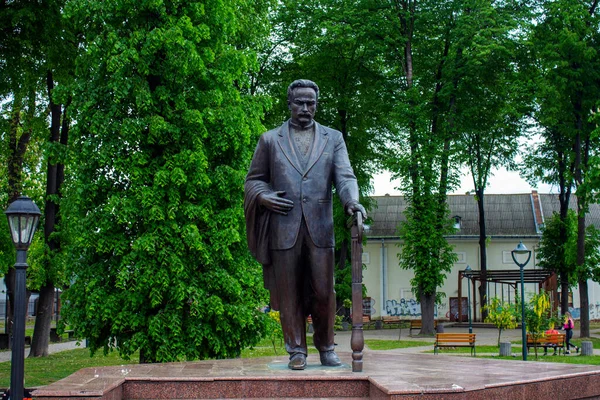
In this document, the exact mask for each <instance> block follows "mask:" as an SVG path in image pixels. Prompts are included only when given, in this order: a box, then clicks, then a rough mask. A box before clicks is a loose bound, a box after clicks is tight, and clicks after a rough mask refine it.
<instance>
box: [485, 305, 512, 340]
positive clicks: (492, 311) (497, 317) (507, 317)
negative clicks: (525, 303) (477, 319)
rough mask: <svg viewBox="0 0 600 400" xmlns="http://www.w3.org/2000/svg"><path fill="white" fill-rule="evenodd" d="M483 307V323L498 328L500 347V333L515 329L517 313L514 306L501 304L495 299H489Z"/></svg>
mask: <svg viewBox="0 0 600 400" xmlns="http://www.w3.org/2000/svg"><path fill="white" fill-rule="evenodd" d="M485 307H486V308H487V317H486V318H485V322H488V323H490V324H494V325H496V328H498V347H500V337H501V335H502V331H503V330H506V329H515V328H516V327H517V318H518V315H519V311H518V310H517V307H516V305H515V304H512V303H506V302H503V301H502V300H500V299H499V298H497V297H493V298H491V299H490V302H489V304H488V305H486V306H485Z"/></svg>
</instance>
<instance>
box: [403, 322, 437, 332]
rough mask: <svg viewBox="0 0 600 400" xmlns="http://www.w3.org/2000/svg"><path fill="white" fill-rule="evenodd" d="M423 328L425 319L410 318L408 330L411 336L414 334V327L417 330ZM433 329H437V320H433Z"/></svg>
mask: <svg viewBox="0 0 600 400" xmlns="http://www.w3.org/2000/svg"><path fill="white" fill-rule="evenodd" d="M422 328H423V321H422V320H420V319H411V320H410V330H409V331H408V334H409V335H410V336H412V331H413V329H416V330H419V331H420V330H421V329H422ZM433 329H437V320H434V321H433Z"/></svg>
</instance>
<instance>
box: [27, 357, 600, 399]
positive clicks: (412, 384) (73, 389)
mask: <svg viewBox="0 0 600 400" xmlns="http://www.w3.org/2000/svg"><path fill="white" fill-rule="evenodd" d="M339 355H340V357H341V359H342V362H345V363H346V364H344V365H342V366H341V367H322V366H320V364H319V360H318V355H313V354H311V355H309V357H308V368H307V369H306V370H304V371H291V370H289V369H287V368H286V365H287V357H286V356H284V357H266V358H254V359H234V360H210V361H198V362H187V363H169V364H141V365H140V364H136V365H124V366H120V367H101V368H86V369H83V370H80V371H78V372H77V373H75V374H73V375H71V376H69V377H67V378H65V379H63V380H60V381H58V382H55V383H53V384H51V385H49V386H46V387H44V388H41V389H38V390H37V391H35V392H33V396H34V398H36V399H52V400H54V399H77V400H83V399H86V400H88V399H107V400H118V399H214V398H221V399H226V398H255V399H257V398H283V397H288V398H304V399H310V398H313V399H314V398H321V399H323V398H345V399H348V398H350V399H352V398H379V399H403V400H404V399H409V400H412V399H415V400H416V399H419V400H433V399H453V400H454V399H461V400H463V399H469V400H471V399H475V400H479V399H482V400H483V399H486V400H487V399H499V398H502V399H504V400H512V399H520V400H521V399H523V400H524V399H527V400H532V399H544V400H546V399H553V400H561V399H575V398H600V366H590V365H574V364H559V363H544V362H524V361H517V360H515V361H512V360H511V361H506V360H493V359H483V358H476V357H457V356H447V355H431V354H399V353H395V352H386V351H377V352H372V351H371V352H366V353H365V356H364V371H363V372H361V373H353V372H352V370H351V367H350V363H351V354H350V353H347V352H345V353H344V352H340V353H339Z"/></svg>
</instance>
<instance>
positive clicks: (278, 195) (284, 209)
mask: <svg viewBox="0 0 600 400" xmlns="http://www.w3.org/2000/svg"><path fill="white" fill-rule="evenodd" d="M283 196H285V192H284V191H279V192H271V193H261V194H260V195H259V200H258V202H259V204H260V205H261V206H263V207H265V208H266V209H267V210H270V211H272V212H275V213H277V214H281V215H287V213H288V211H290V210H291V209H292V208H294V202H293V201H291V200H290V199H286V198H284V197H283Z"/></svg>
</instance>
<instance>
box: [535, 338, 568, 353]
mask: <svg viewBox="0 0 600 400" xmlns="http://www.w3.org/2000/svg"><path fill="white" fill-rule="evenodd" d="M565 338H566V335H565V334H564V333H551V334H544V335H542V336H540V337H538V338H537V340H536V339H535V338H534V337H533V335H532V334H530V333H528V334H527V351H528V352H529V348H530V347H533V348H534V349H535V348H536V347H537V348H539V347H541V348H543V349H544V353H547V352H548V349H549V348H550V349H553V350H554V351H555V352H556V350H558V354H559V355H560V352H561V350H562V352H563V355H564V354H565V352H564V350H565Z"/></svg>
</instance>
